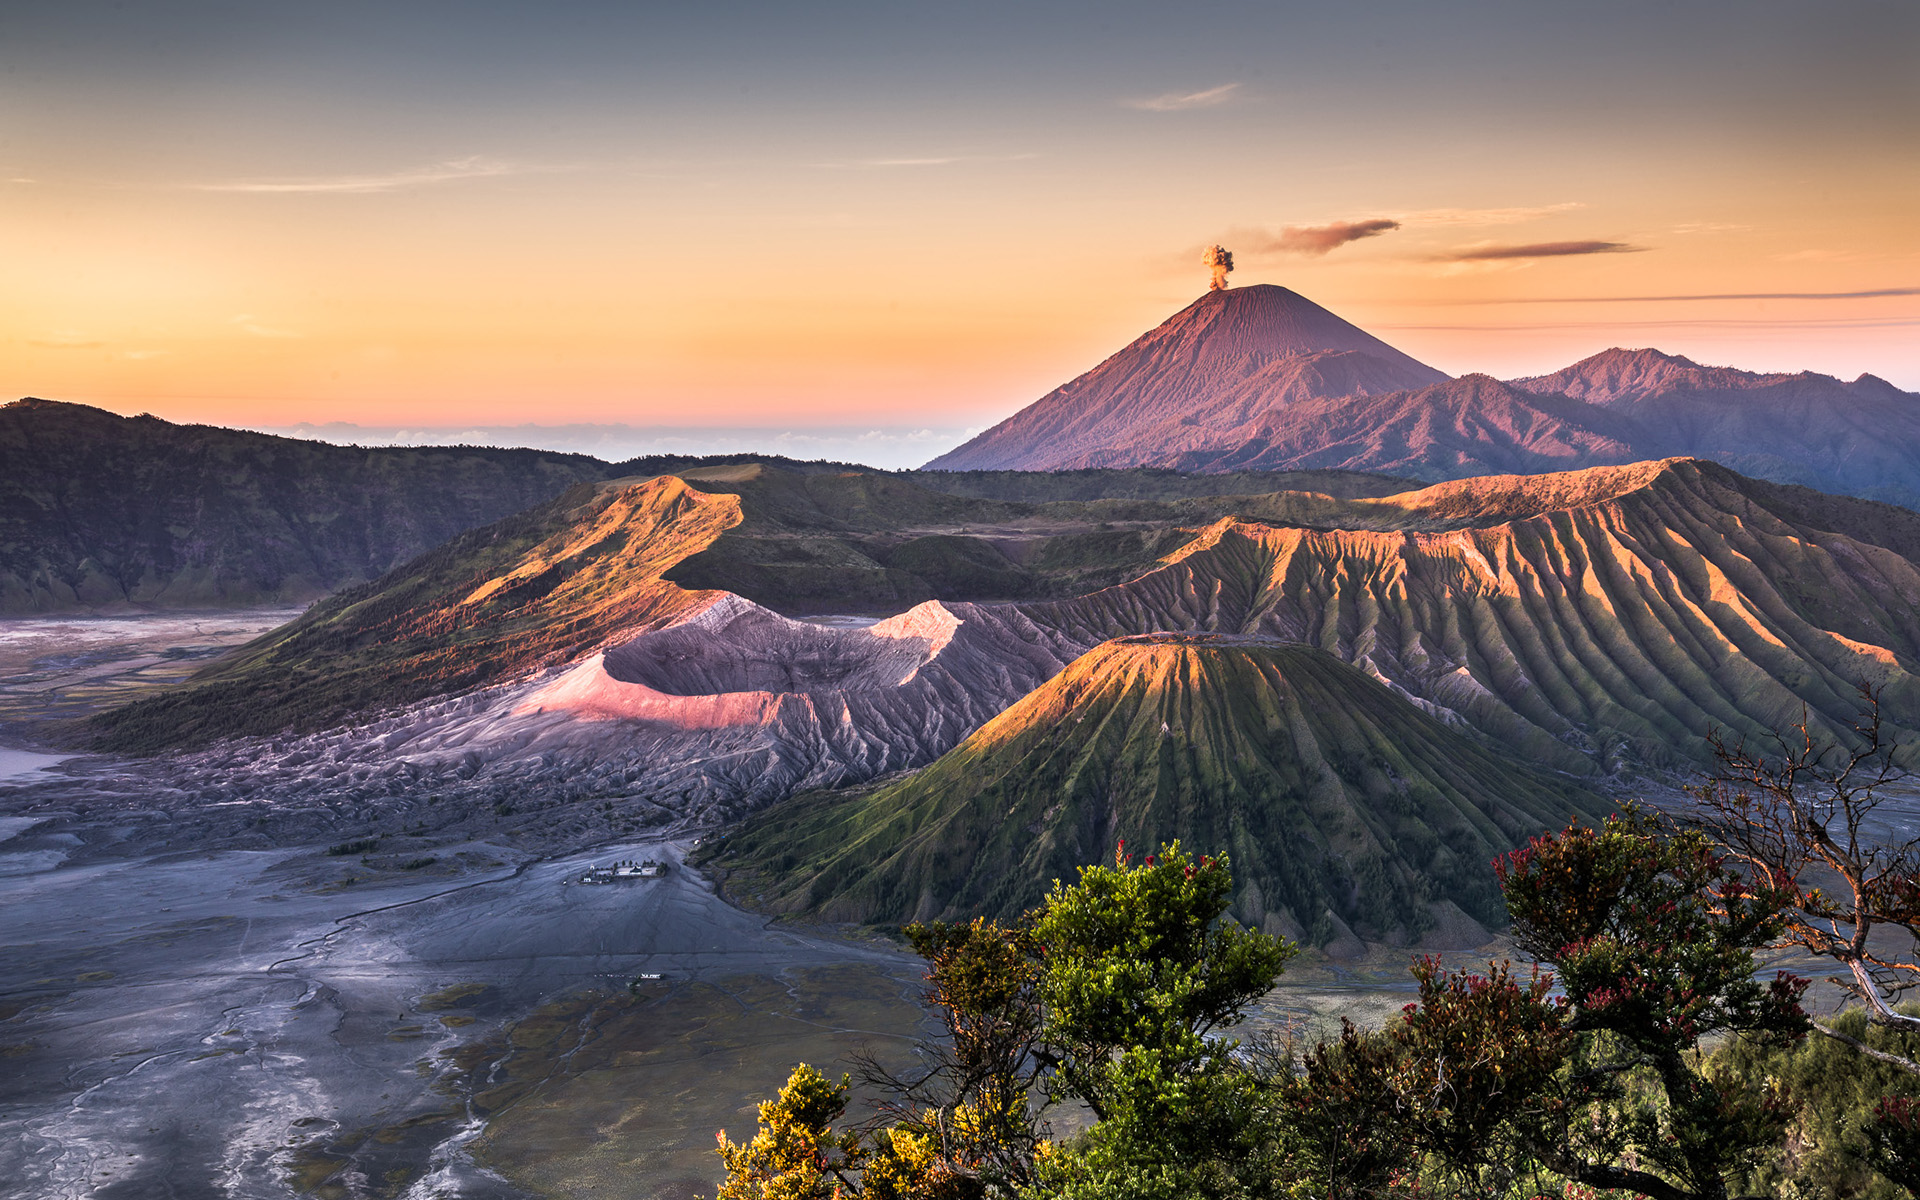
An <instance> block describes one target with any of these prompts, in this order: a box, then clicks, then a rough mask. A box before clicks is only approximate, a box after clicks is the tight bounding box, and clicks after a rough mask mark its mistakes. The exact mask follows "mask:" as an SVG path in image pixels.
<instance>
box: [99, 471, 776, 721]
mask: <svg viewBox="0 0 1920 1200" xmlns="http://www.w3.org/2000/svg"><path fill="white" fill-rule="evenodd" d="M739 520H740V503H739V501H738V500H737V499H736V498H735V497H733V496H729V495H710V494H707V493H704V492H699V491H695V490H694V489H692V488H690V487H688V486H687V485H686V483H684V482H683V481H681V480H679V479H676V478H674V477H672V476H661V477H659V478H656V479H650V480H613V481H611V482H608V483H603V484H597V485H596V484H587V485H582V486H580V487H577V488H575V489H573V490H572V491H569V492H567V493H566V494H565V495H563V496H561V497H559V498H558V499H556V500H553V501H551V502H550V503H547V504H543V505H540V506H539V507H537V508H534V509H532V510H530V511H528V512H525V513H522V514H520V515H519V516H516V517H511V518H509V519H507V520H505V521H501V522H498V523H496V524H493V525H489V526H487V527H486V528H484V529H478V530H475V531H473V532H471V533H467V534H463V535H461V536H460V537H457V538H455V539H454V540H453V541H451V542H449V543H447V544H446V545H445V546H442V547H441V548H440V549H438V550H435V551H433V552H432V553H429V554H426V555H423V556H421V557H420V558H417V559H415V560H414V561H412V562H410V563H408V564H407V565H406V566H404V567H402V568H400V569H399V570H397V571H394V572H392V573H391V574H389V575H387V576H385V577H383V578H381V579H377V580H375V581H374V582H372V583H369V584H366V585H364V586H362V587H358V588H354V589H352V590H350V591H346V592H342V593H340V594H338V595H336V596H333V597H330V598H329V599H327V600H324V601H322V602H321V603H319V604H317V605H315V606H314V607H313V608H312V609H310V610H309V611H308V612H307V613H306V615H304V616H303V617H301V618H300V619H299V620H298V621H295V622H293V623H292V624H290V625H287V626H285V627H283V628H281V629H278V630H275V631H274V632H273V633H271V634H269V635H267V636H266V637H264V638H261V639H260V640H259V641H257V642H254V643H253V644H252V645H250V646H248V647H246V648H245V649H243V650H242V651H241V652H240V653H239V654H238V655H237V656H236V657H234V658H232V659H228V660H226V661H224V662H222V663H221V664H219V665H218V666H216V667H214V668H211V669H210V670H208V671H207V672H205V673H203V674H202V675H201V676H199V677H197V678H196V680H195V681H194V684H193V685H192V686H190V687H188V688H185V689H182V690H180V691H176V692H172V693H169V694H166V695H163V696H158V697H155V698H153V699H149V700H143V701H139V702H136V703H134V704H131V705H128V706H127V707H125V708H121V709H117V710H115V711H113V712H110V713H106V714H103V715H102V716H101V717H99V718H96V719H95V722H94V725H95V729H96V731H97V739H96V740H97V743H98V744H99V745H100V746H101V747H102V748H103V749H111V750H131V751H139V750H148V749H154V748H158V747H162V746H172V745H181V744H193V743H198V742H204V741H209V740H212V739H215V738H221V737H235V736H242V735H246V734H267V733H275V732H278V731H279V730H282V729H319V728H324V727H326V726H329V725H333V724H338V723H339V722H340V721H341V720H343V719H345V718H346V717H348V716H350V715H352V714H354V713H357V712H361V711H364V710H368V709H373V708H379V707H384V706H389V705H394V704H402V703H405V702H407V701H410V700H416V699H420V698H423V697H426V696H434V695H443V694H447V693H453V692H462V691H467V690H470V689H473V688H477V687H482V686H484V685H486V684H490V683H497V682H500V681H503V680H507V679H511V678H513V677H514V676H516V675H520V674H524V673H526V672H528V671H531V670H534V669H536V668H539V667H543V666H547V665H550V664H553V663H556V662H564V661H569V660H571V659H573V658H575V657H577V656H579V655H581V654H583V653H586V652H587V651H589V650H591V649H593V648H594V647H595V646H597V645H598V644H599V643H600V642H602V641H604V640H605V639H606V638H607V637H609V636H610V635H612V634H615V633H622V632H627V631H638V630H643V629H646V628H650V627H653V626H657V625H659V624H662V623H665V622H667V621H669V620H671V619H672V618H674V617H675V616H677V615H679V614H681V613H683V612H686V611H688V610H689V609H690V608H692V607H694V606H696V605H697V604H699V603H700V602H701V601H702V600H703V599H711V597H702V596H701V595H700V594H699V593H697V592H691V591H688V590H686V589H684V588H681V587H679V586H677V585H675V584H672V583H668V582H667V581H666V580H665V579H663V578H662V576H663V575H664V574H665V572H666V570H667V569H668V568H669V567H671V566H673V565H674V564H676V563H678V562H681V561H682V560H684V559H686V558H687V557H688V556H690V555H692V554H694V553H697V552H698V551H699V550H701V549H702V548H704V547H706V546H708V545H711V544H712V542H713V540H714V539H715V538H717V537H718V536H719V535H720V533H721V532H722V531H723V530H725V529H727V528H729V527H731V526H733V525H735V524H737V523H739Z"/></svg>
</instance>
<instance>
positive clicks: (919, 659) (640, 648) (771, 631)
mask: <svg viewBox="0 0 1920 1200" xmlns="http://www.w3.org/2000/svg"><path fill="white" fill-rule="evenodd" d="M729 601H731V602H729ZM729 601H722V602H721V603H719V604H716V605H714V606H713V607H712V608H710V609H708V610H707V611H706V612H703V613H701V614H700V615H699V616H697V617H695V618H693V619H692V620H689V621H687V622H685V623H683V624H680V625H674V626H671V627H669V628H666V629H661V630H656V631H654V632H652V633H647V634H643V635H641V636H640V637H637V638H635V639H634V640H632V641H630V642H627V643H626V644H624V645H621V646H616V647H614V648H612V649H609V650H608V651H606V653H605V656H604V658H603V669H604V670H605V671H606V673H607V674H608V676H610V677H611V678H613V679H616V680H618V681H620V682H621V683H633V684H639V685H640V686H642V687H646V688H650V689H652V690H653V691H656V692H659V693H662V694H664V695H668V696H716V695H724V694H727V693H730V692H773V693H788V692H799V693H809V692H811V693H817V692H853V691H877V690H880V689H886V688H897V687H899V686H900V685H901V684H904V683H906V682H907V681H909V680H911V679H912V678H913V677H914V675H915V674H916V673H917V672H918V671H919V670H920V668H921V667H923V666H925V665H926V664H927V663H928V662H930V661H932V659H933V657H934V655H936V654H938V653H939V651H940V647H941V646H942V645H944V644H945V640H946V639H945V638H944V637H943V636H940V631H939V630H938V629H935V628H926V626H927V625H928V624H929V622H928V621H927V620H925V619H924V615H922V614H919V610H915V612H913V613H907V614H903V615H902V616H900V617H895V618H893V619H891V620H888V621H882V622H880V623H879V624H877V625H873V626H870V627H868V628H865V629H844V628H842V629H836V628H832V627H830V626H821V625H815V624H811V623H809V622H805V621H794V620H790V619H788V618H786V617H783V616H780V615H779V614H778V613H774V612H770V611H768V610H767V609H764V608H761V607H760V606H758V605H755V604H750V603H748V602H745V601H740V600H738V599H737V598H732V597H730V598H729ZM923 607H925V606H923ZM916 616H921V618H922V619H919V620H914V619H912V618H915V617H916Z"/></svg>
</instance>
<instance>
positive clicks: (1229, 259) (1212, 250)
mask: <svg viewBox="0 0 1920 1200" xmlns="http://www.w3.org/2000/svg"><path fill="white" fill-rule="evenodd" d="M1200 265H1201V266H1203V267H1205V268H1207V269H1208V270H1209V271H1212V272H1213V280H1212V282H1210V283H1208V284H1207V287H1208V289H1209V290H1211V291H1215V292H1224V291H1226V290H1227V272H1229V271H1231V270H1233V252H1232V251H1231V250H1228V249H1227V248H1226V247H1225V246H1209V247H1207V249H1206V250H1205V251H1204V252H1203V253H1202V254H1201V255H1200Z"/></svg>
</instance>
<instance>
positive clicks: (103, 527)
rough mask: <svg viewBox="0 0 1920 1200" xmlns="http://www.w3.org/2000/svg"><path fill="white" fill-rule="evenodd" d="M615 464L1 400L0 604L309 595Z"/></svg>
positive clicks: (262, 599) (253, 600) (370, 574)
mask: <svg viewBox="0 0 1920 1200" xmlns="http://www.w3.org/2000/svg"><path fill="white" fill-rule="evenodd" d="M610 473H612V472H611V471H610V470H609V468H608V466H607V464H605V463H602V462H600V461H599V460H597V459H593V458H588V457H587V456H585V455H581V454H556V453H550V452H548V451H544V450H496V449H488V448H485V447H478V446H420V447H405V448H389V449H366V448H361V447H356V446H331V445H327V444H325V443H321V442H305V441H297V440H295V439H292V438H283V437H272V436H269V435H267V434H262V433H249V432H246V431H244V430H236V429H219V428H215V427H212V426H207V425H175V424H172V423H171V422H168V421H162V420H159V419H158V418H156V417H150V416H139V417H120V416H116V415H114V414H113V413H109V412H105V411H103V410H101V409H97V408H90V407H88V406H86V405H83V404H62V403H58V402H55V401H51V400H36V399H26V400H18V401H15V402H13V403H11V404H7V405H5V406H4V407H0V614H20V613H34V612H51V611H60V610H69V609H75V608H103V607H104V608H115V607H126V606H130V605H138V606H141V607H155V606H160V607H173V608H191V607H216V606H222V605H246V604H267V603H289V602H299V601H306V600H311V599H313V598H314V597H316V596H320V595H324V594H325V593H327V592H329V591H332V590H334V589H336V588H340V587H344V586H348V585H351V584H356V583H363V582H365V581H367V580H369V579H373V578H375V577H377V576H379V575H382V574H384V573H386V572H387V571H389V570H391V569H392V568H394V567H395V566H398V565H399V564H400V563H403V562H405V561H407V560H408V559H410V558H413V557H415V556H416V555H419V554H422V553H425V552H426V551H428V550H430V549H432V548H433V547H435V546H437V545H439V544H441V543H442V542H445V541H446V540H447V539H448V538H451V537H453V536H454V535H455V534H458V533H460V532H462V531H464V530H468V529H472V528H474V527H475V526H478V525H484V524H486V523H488V522H490V521H497V520H499V519H501V518H503V517H506V516H509V515H511V514H513V513H517V512H520V511H522V510H523V509H526V508H529V507H531V506H533V505H535V504H538V503H540V502H542V501H544V500H549V499H551V498H552V497H554V496H556V495H558V494H560V493H561V492H563V491H565V490H566V489H567V488H569V487H572V486H573V485H575V484H577V483H580V482H582V481H585V480H595V479H601V478H604V477H606V476H607V475H608V474H610Z"/></svg>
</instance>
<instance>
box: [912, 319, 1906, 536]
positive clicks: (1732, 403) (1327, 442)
mask: <svg viewBox="0 0 1920 1200" xmlns="http://www.w3.org/2000/svg"><path fill="white" fill-rule="evenodd" d="M1261 347H1264V349H1261ZM1676 457H1688V458H1705V459H1711V460H1713V461H1716V462H1720V463H1724V464H1726V465H1727V466H1730V467H1733V468H1734V469H1735V470H1738V471H1740V472H1742V473H1743V474H1747V475H1751V476H1754V477H1756V478H1761V479H1769V480H1773V481H1776V482H1781V483H1799V484H1804V485H1806V486H1808V487H1813V488H1818V489H1820V490H1822V491H1829V492H1838V493H1842V494H1847V495H1855V496H1864V497H1867V498H1870V499H1876V500H1886V501H1890V502H1892V503H1896V504H1903V505H1906V506H1908V507H1915V508H1920V395H1916V394H1914V393H1911V392H1904V391H1902V390H1900V389H1899V388H1897V387H1895V386H1894V385H1892V384H1890V383H1888V382H1887V381H1886V380H1884V379H1880V378H1877V377H1875V376H1872V375H1862V376H1860V377H1859V378H1857V379H1855V380H1852V381H1851V382H1848V381H1843V380H1840V379H1835V378H1833V377H1832V376H1828V375H1820V374H1817V373H1814V372H1809V371H1803V372H1798V373H1792V374H1783V373H1772V374H1766V373H1756V372H1751V371H1741V370H1737V369H1735V368H1732V367H1707V366H1702V365H1700V364H1699V363H1696V362H1693V361H1692V360H1690V359H1687V358H1683V357H1680V356H1678V355H1671V354H1663V353H1661V352H1660V351H1657V350H1648V349H1640V350H1622V349H1612V350H1606V351H1603V352H1601V353H1599V354H1596V355H1593V356H1591V357H1589V358H1586V359H1583V360H1581V361H1580V362H1578V363H1575V364H1573V365H1572V366H1570V367H1567V368H1565V369H1564V370H1561V371H1556V372H1553V373H1552V374H1548V375H1540V376H1533V377H1529V378H1525V379H1515V380H1507V381H1501V380H1497V379H1494V378H1492V377H1490V376H1486V375H1464V376H1461V377H1460V378H1457V379H1448V378H1447V377H1445V376H1444V375H1442V374H1441V373H1440V372H1438V371H1434V370H1432V368H1428V367H1425V366H1423V365H1422V364H1419V363H1417V362H1414V360H1412V359H1409V358H1407V357H1406V356H1405V355H1402V354H1400V353H1399V352H1398V351H1394V350H1392V348H1391V347H1387V346H1386V345H1385V343H1382V342H1380V341H1379V340H1378V339H1376V338H1373V337H1372V336H1371V335H1369V334H1366V333H1364V332H1363V331H1361V330H1359V329H1357V328H1355V327H1354V326H1351V325H1349V324H1348V323H1346V322H1345V321H1341V320H1340V319H1339V318H1337V317H1334V316H1333V315H1332V314H1331V313H1327V312H1326V310H1324V309H1321V308H1319V307H1318V306H1317V305H1314V304H1312V302H1311V301H1308V300H1306V299H1305V298H1304V297H1300V296H1298V295H1297V294H1295V293H1293V292H1290V291H1287V290H1286V289H1284V288H1273V287H1264V286H1263V287H1253V288H1245V289H1230V290H1228V291H1224V292H1214V293H1210V294H1209V295H1208V296H1206V297H1203V298H1202V299H1200V300H1198V301H1196V302H1195V303H1194V304H1192V305H1189V306H1188V307H1187V308H1185V309H1183V310H1181V311H1180V312H1179V313H1176V314H1175V315H1174V316H1173V317H1171V318H1169V319H1168V320H1167V321H1166V322H1165V323H1163V324H1162V325H1161V326H1160V327H1159V328H1157V329H1154V330H1152V331H1150V332H1149V333H1147V334H1145V335H1143V336H1142V337H1140V338H1138V339H1136V340H1135V341H1134V342H1133V343H1132V344H1130V345H1128V346H1127V347H1126V348H1124V349H1123V350H1121V351H1120V352H1119V353H1117V354H1115V355H1114V356H1113V357H1111V358H1109V359H1108V360H1107V361H1106V362H1103V363H1101V364H1100V365H1099V366H1097V367H1095V368H1094V369H1093V370H1091V371H1089V372H1087V373H1086V374H1085V375H1082V376H1080V377H1079V378H1078V379H1075V380H1073V381H1072V382H1070V383H1068V384H1066V385H1064V386H1063V387H1061V388H1058V389H1056V390H1055V391H1054V392H1052V393H1049V394H1048V395H1047V396H1045V397H1042V398H1041V399H1040V400H1038V401H1035V402H1034V403H1033V404H1031V405H1029V406H1027V407H1026V408H1025V409H1022V410H1021V411H1020V412H1018V413H1015V414H1014V415H1013V416H1011V417H1009V418H1007V420H1005V421H1003V422H1001V423H1000V424H999V425H996V426H994V427H993V428H992V429H989V430H987V431H986V432H984V433H982V434H980V435H979V436H978V437H976V438H974V439H973V440H972V441H970V442H968V443H967V444H966V445H964V446H961V447H959V448H958V449H956V450H954V451H952V452H950V453H948V454H945V455H942V456H940V457H939V458H936V459H934V460H933V461H932V462H930V463H928V464H927V468H926V469H928V470H983V469H999V470H1007V469H1017V470H1033V471H1051V470H1066V469H1075V468H1085V467H1108V468H1120V467H1153V468H1170V469H1174V470H1179V471H1194V472H1221V471H1306V470H1323V471H1324V470H1345V471H1367V472H1381V473H1386V474H1391V475H1404V476H1411V477H1414V478H1417V479H1421V480H1426V481H1430V482H1437V481H1440V480H1444V479H1460V478H1465V477H1468V476H1472V475H1486V474H1500V473H1507V472H1514V473H1525V474H1537V473H1543V472H1550V471H1565V470H1577V469H1580V468H1583V467H1591V466H1609V465H1620V464H1625V463H1632V462H1642V461H1647V460H1650V459H1662V458H1676Z"/></svg>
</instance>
